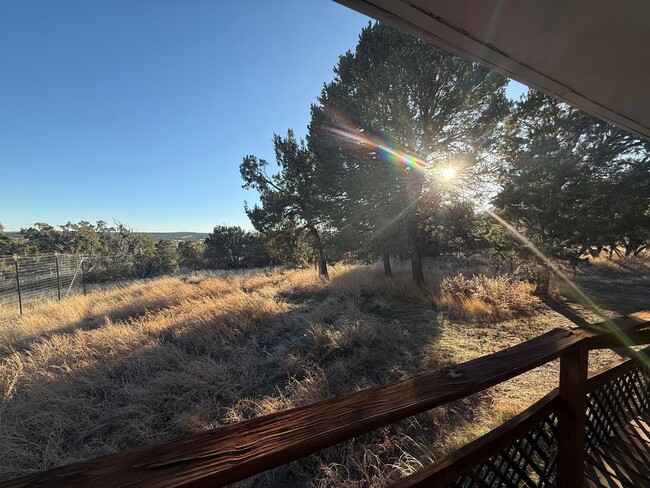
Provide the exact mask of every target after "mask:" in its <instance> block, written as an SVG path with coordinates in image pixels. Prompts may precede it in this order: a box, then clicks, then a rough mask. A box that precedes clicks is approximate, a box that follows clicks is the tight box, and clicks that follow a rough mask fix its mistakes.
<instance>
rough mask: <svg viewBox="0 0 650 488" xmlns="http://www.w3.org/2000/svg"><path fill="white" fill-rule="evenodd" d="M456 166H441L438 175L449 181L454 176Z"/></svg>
mask: <svg viewBox="0 0 650 488" xmlns="http://www.w3.org/2000/svg"><path fill="white" fill-rule="evenodd" d="M456 173H457V171H456V168H454V167H453V166H447V167H446V168H442V169H441V170H440V175H441V176H442V179H443V180H446V181H451V180H453V179H454V178H455V177H456Z"/></svg>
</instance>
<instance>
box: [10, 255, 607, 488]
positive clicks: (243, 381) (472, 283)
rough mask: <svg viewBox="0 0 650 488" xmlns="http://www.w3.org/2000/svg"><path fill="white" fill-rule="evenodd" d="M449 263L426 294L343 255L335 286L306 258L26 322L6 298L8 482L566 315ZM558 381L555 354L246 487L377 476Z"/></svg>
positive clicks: (394, 371) (531, 332) (115, 293)
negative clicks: (295, 265)
mask: <svg viewBox="0 0 650 488" xmlns="http://www.w3.org/2000/svg"><path fill="white" fill-rule="evenodd" d="M436 275H437V273H433V274H430V275H429V276H427V283H428V286H427V287H426V288H424V289H418V288H416V287H414V286H413V285H412V284H411V280H410V278H409V274H408V273H407V272H405V271H401V270H398V271H397V272H396V276H395V278H393V279H392V280H388V279H386V278H384V277H383V275H382V274H381V273H380V272H379V271H378V270H376V269H374V268H371V267H344V266H336V267H334V268H333V269H332V280H331V282H330V283H325V282H323V281H321V280H320V279H318V278H317V277H316V275H315V274H314V273H313V271H311V270H293V271H284V272H274V273H271V272H269V273H260V274H258V275H252V276H243V277H242V276H230V277H221V278H220V277H210V276H200V275H199V276H196V277H189V278H161V279H158V280H152V281H147V282H141V283H134V284H131V285H128V286H124V287H122V288H118V289H113V290H108V291H102V292H94V293H90V294H89V295H87V296H76V297H71V298H67V299H65V300H64V301H62V302H61V303H57V302H42V303H40V304H38V305H37V306H36V307H34V308H33V309H32V310H30V312H29V314H27V315H25V316H23V317H20V318H18V317H15V316H11V315H10V314H8V313H4V314H3V312H2V311H1V310H0V358H2V359H1V363H0V394H1V395H2V399H1V403H0V451H2V453H3V463H2V468H1V469H2V472H1V473H0V479H9V478H12V477H16V476H19V475H23V474H27V473H30V472H34V471H40V470H43V469H46V468H49V467H52V466H57V465H61V464H64V463H69V462H73V461H76V460H81V459H87V458H91V457H95V456H98V455H102V454H107V453H112V452H117V451H121V450H125V449H129V448H132V447H135V446H140V445H145V444H151V443H155V442H159V441H162V440H167V439H170V438H173V437H176V436H178V435H182V434H186V433H190V432H197V431H200V430H204V429H209V428H213V427H216V426H218V425H223V424H227V423H232V422H236V421H240V420H243V419H247V418H251V417H254V416H257V415H263V414H267V413H271V412H275V411H278V410H282V409H286V408H290V407H293V406H297V405H303V404H306V403H310V402H313V401H316V400H320V399H323V398H327V397H332V396H334V395H340V394H342V393H346V392H349V391H352V390H356V389H360V388H365V387H368V386H372V385H380V384H385V383H388V382H391V381H395V380H398V379H400V378H403V377H405V376H408V375H412V374H415V373H418V372H422V371H426V370H431V369H434V368H437V367H440V366H443V365H446V364H449V363H456V362H460V361H465V360H468V359H471V358H473V357H477V356H480V355H483V354H487V353H489V352H493V351H495V350H499V349H502V348H504V347H507V346H510V345H513V344H515V343H518V342H520V341H522V340H525V339H527V338H530V337H533V336H535V335H538V334H539V333H542V332H544V331H546V330H548V329H549V328H551V327H553V326H557V325H560V326H569V325H571V324H570V323H569V322H568V321H566V320H565V319H563V318H562V317H560V316H557V315H556V314H553V313H552V312H548V311H544V310H542V308H541V307H542V305H540V304H539V303H538V302H536V301H535V300H534V299H533V297H532V296H531V295H530V293H529V292H530V289H529V287H527V286H526V285H523V284H520V283H516V282H511V281H509V280H507V279H505V278H496V279H490V278H486V277H485V276H477V277H473V278H466V277H464V276H456V277H447V278H445V279H443V280H442V281H438V280H437V279H434V277H435V276H436ZM540 310H541V311H542V312H543V313H539V312H540ZM533 312H535V313H534V315H531V314H532V313H533ZM515 317H516V318H515ZM507 318H508V320H505V319H507ZM605 359H607V358H605ZM556 381H557V365H556V364H549V365H547V366H546V367H544V368H539V369H538V370H536V371H534V372H532V373H529V374H528V375H527V376H525V377H521V378H518V379H515V380H513V381H511V382H508V383H505V384H503V385H499V386H498V387H495V388H493V389H491V390H490V391H487V392H484V393H481V394H479V395H475V396H474V397H471V398H468V399H466V400H463V401H461V402H457V403H455V404H453V405H450V406H448V407H446V408H441V409H436V410H434V411H431V412H428V413H426V414H422V415H419V416H417V417H414V418H411V419H407V420H405V421H403V422H400V423H397V424H394V425H392V426H390V427H387V428H384V429H380V430H378V431H375V432H373V433H371V434H368V435H366V436H362V437H360V438H358V439H355V440H353V441H350V442H346V443H343V444H341V445H339V446H336V447H334V448H330V449H327V450H325V451H323V452H321V453H320V454H318V455H315V456H310V457H308V458H306V459H304V460H301V461H300V462H296V463H292V464H291V465H289V466H286V467H282V468H279V469H276V470H274V471H271V472H270V473H267V474H265V475H261V476H259V477H257V478H254V479H252V480H248V481H246V482H243V483H242V485H243V486H268V485H276V486H287V485H291V486H319V487H329V486H355V487H356V486H358V487H361V486H377V485H382V484H385V483H386V482H388V481H390V480H394V479H396V478H397V477H399V476H402V475H405V474H408V473H410V472H412V471H413V470H415V469H417V468H418V467H420V466H422V465H423V464H426V463H428V462H431V460H433V459H435V458H436V457H438V456H440V455H441V454H443V453H445V452H448V451H449V450H452V449H454V448H456V447H458V446H459V445H462V444H463V443H465V442H467V441H468V440H471V439H473V438H475V437H477V436H478V435H480V434H481V433H483V432H485V431H487V430H488V429H490V428H492V427H493V426H495V425H496V424H498V423H499V422H501V421H502V420H503V419H504V418H506V417H508V416H510V415H512V414H513V413H515V412H517V411H519V410H521V409H522V408H524V407H525V406H527V405H528V404H529V403H530V402H531V401H533V400H535V399H536V398H539V397H540V396H542V395H543V394H544V393H546V391H547V390H548V389H550V388H551V387H553V386H554V385H555V382H556ZM531 385H534V386H531Z"/></svg>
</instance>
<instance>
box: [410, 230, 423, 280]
mask: <svg viewBox="0 0 650 488" xmlns="http://www.w3.org/2000/svg"><path fill="white" fill-rule="evenodd" d="M411 274H412V275H413V281H414V282H415V284H416V285H417V286H419V287H423V286H424V271H423V270H422V254H421V253H420V246H419V245H418V243H417V241H416V240H414V241H413V242H412V243H411Z"/></svg>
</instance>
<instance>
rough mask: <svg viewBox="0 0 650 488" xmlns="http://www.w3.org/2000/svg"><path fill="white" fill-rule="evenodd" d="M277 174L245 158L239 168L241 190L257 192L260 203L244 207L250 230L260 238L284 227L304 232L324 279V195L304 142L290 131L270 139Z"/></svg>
mask: <svg viewBox="0 0 650 488" xmlns="http://www.w3.org/2000/svg"><path fill="white" fill-rule="evenodd" d="M273 146H274V148H275V159H276V164H277V165H278V167H279V172H278V173H276V174H275V175H272V176H269V175H268V174H267V173H266V168H267V167H268V163H267V162H266V161H265V160H263V159H258V158H256V157H255V156H246V157H245V158H244V160H243V162H242V164H241V165H240V168H239V169H240V172H241V176H242V178H243V180H244V185H243V187H244V188H247V189H248V188H250V189H254V190H257V192H258V193H259V196H260V204H259V205H257V204H255V205H254V206H253V207H252V208H251V207H249V206H248V205H246V206H245V209H246V214H247V215H248V218H249V219H250V220H251V222H252V224H253V227H255V229H256V230H257V231H258V232H260V233H261V234H262V235H269V234H271V235H272V234H277V233H278V232H280V231H281V230H282V229H283V228H287V227H293V228H295V229H296V230H298V231H302V230H305V231H306V232H307V233H308V234H309V235H310V237H311V239H312V245H313V248H314V250H315V251H316V256H317V264H318V272H319V274H320V276H322V277H324V278H327V277H328V272H327V260H326V256H325V246H324V243H323V239H322V229H323V227H324V226H325V224H326V223H327V221H326V215H327V212H326V211H325V205H326V201H325V194H324V193H323V192H322V190H321V187H320V184H321V182H320V181H319V178H320V176H321V174H320V173H319V172H318V169H317V167H318V165H317V164H316V160H315V158H314V155H313V154H312V152H311V151H310V150H309V148H308V147H307V145H306V144H305V142H304V141H302V140H301V141H297V140H296V138H295V137H294V134H293V131H292V130H291V129H289V130H288V131H287V136H286V137H280V136H279V135H275V136H274V138H273Z"/></svg>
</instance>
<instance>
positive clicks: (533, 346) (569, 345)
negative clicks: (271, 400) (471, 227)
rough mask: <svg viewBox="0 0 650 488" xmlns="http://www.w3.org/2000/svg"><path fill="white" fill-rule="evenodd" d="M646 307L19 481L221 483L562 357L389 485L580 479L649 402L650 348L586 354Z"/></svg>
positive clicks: (621, 337) (611, 339)
mask: <svg viewBox="0 0 650 488" xmlns="http://www.w3.org/2000/svg"><path fill="white" fill-rule="evenodd" d="M648 326H650V311H644V312H638V313H636V314H632V315H628V316H625V317H621V318H619V319H616V320H614V321H608V322H604V323H602V324H597V325H594V326H593V327H590V328H583V329H574V330H570V331H567V330H564V329H555V330H552V331H550V332H548V333H546V334H543V335H541V336H539V337H536V338H534V339H532V340H529V341H526V342H523V343H521V344H518V345H516V346H513V347H510V348H508V349H504V350H502V351H499V352H497V353H494V354H490V355H488V356H483V357H480V358H477V359H473V360H471V361H468V362H465V363H462V364H459V365H457V366H454V367H450V368H443V369H441V370H439V371H435V372H431V373H425V374H421V375H419V376H414V377H412V378H408V379H405V380H401V381H398V382H396V383H392V384H390V385H387V386H382V387H376V388H369V389H366V390H361V391H358V392H355V393H351V394H349V395H346V396H342V397H338V398H333V399H330V400H325V401H322V402H318V403H314V404H311V405H307V406H304V407H299V408H293V409H290V410H285V411H283V412H278V413H275V414H272V415H267V416H263V417H258V418H254V419H251V420H247V421H243V422H239V423H237V424H232V425H227V426H224V427H220V428H217V429H214V430H211V431H206V432H202V433H199V434H195V435H191V436H187V437H184V438H179V439H176V440H173V441H170V442H167V443H164V444H160V445H157V446H152V447H144V448H140V449H135V450H132V451H127V452H123V453H118V454H114V455H110V456H104V457H100V458H96V459H91V460H89V461H84V462H80V463H75V464H71V465H68V466H62V467H58V468H54V469H51V470H48V471H44V472H41V473H37V474H33V475H29V476H25V477H22V478H18V479H15V480H12V481H10V482H8V483H7V484H6V485H3V486H7V487H23V486H34V485H36V486H48V487H56V486H84V487H87V486H129V487H134V486H147V487H172V486H183V487H189V486H192V487H195V486H211V487H213V486H225V485H227V484H230V483H233V482H235V481H238V480H242V479H244V478H248V477H250V476H253V475H256V474H258V473H261V472H263V471H266V470H268V469H271V468H274V467H277V466H281V465H283V464H287V463H289V462H291V461H294V460H296V459H299V458H302V457H304V456H306V455H308V454H311V453H314V452H317V451H320V450H322V449H324V448H326V447H330V446H333V445H335V444H337V443H339V442H342V441H345V440H347V439H350V438H353V437H356V436H358V435H361V434H364V433H367V432H370V431H372V430H374V429H377V428H380V427H383V426H386V425H388V424H391V423H393V422H396V421H398V420H401V419H404V418H406V417H409V416H412V415H415V414H418V413H422V412H424V411H426V410H430V409H432V408H435V407H439V406H442V405H445V404H447V403H449V402H451V401H454V400H458V399H461V398H464V397H467V396H469V395H472V394H474V393H477V392H479V391H482V390H484V389H486V388H489V387H491V386H494V385H496V384H498V383H501V382H503V381H506V380H509V379H511V378H513V377H515V376H518V375H520V374H522V373H525V372H527V371H530V370H532V369H534V368H537V367H538V366H541V365H543V364H545V363H547V362H549V361H551V360H554V359H557V358H560V384H559V388H557V389H555V390H553V391H552V392H550V393H549V394H548V395H546V396H545V397H544V398H542V399H541V400H539V401H538V402H537V403H535V404H534V405H532V406H531V407H530V408H528V409H527V410H525V411H524V412H522V413H521V414H519V415H517V416H516V417H514V418H512V419H511V420H509V421H507V422H506V423H504V424H503V425H501V426H500V427H498V428H497V429H495V430H493V431H491V432H489V433H488V434H486V435H485V436H484V437H481V438H480V439H477V440H476V441H474V442H472V443H470V444H468V445H467V446H465V447H463V448H461V449H459V450H458V451H456V452H454V453H452V454H451V455H449V456H447V457H444V458H442V459H440V460H438V461H437V462H435V463H433V464H432V465H430V466H428V467H425V468H423V469H421V470H419V471H418V472H416V473H415V474H414V475H412V476H409V477H407V478H403V479H401V480H399V481H398V482H397V483H395V484H394V486H395V487H414V486H461V487H468V486H479V487H482V486H493V485H494V483H495V482H497V485H498V486H521V485H522V484H523V485H524V486H525V485H529V486H547V485H548V486H550V485H557V486H560V487H575V486H581V485H582V476H583V474H582V471H583V467H582V466H583V462H584V455H585V449H586V448H587V449H588V448H593V447H594V446H595V445H597V444H598V443H599V442H601V441H602V440H603V439H605V438H606V437H607V436H609V435H611V433H612V432H613V431H614V430H615V429H616V426H617V425H618V423H620V422H622V421H624V419H625V418H626V416H630V415H635V414H637V413H639V412H641V411H643V410H644V409H647V408H648V403H649V401H648V394H649V392H650V388H648V386H649V382H648V367H647V365H648V362H647V350H646V352H645V353H639V354H637V355H635V356H634V357H633V358H631V359H627V360H625V361H623V362H621V363H618V364H616V365H614V366H613V367H611V368H608V369H606V370H604V371H602V372H600V373H598V374H596V375H593V376H591V377H588V376H587V359H588V352H589V350H592V349H603V348H615V347H622V346H632V345H640V344H648V343H650V329H646V327H648Z"/></svg>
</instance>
